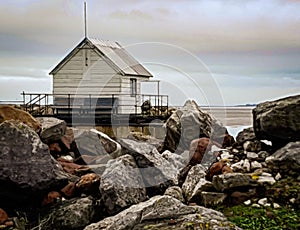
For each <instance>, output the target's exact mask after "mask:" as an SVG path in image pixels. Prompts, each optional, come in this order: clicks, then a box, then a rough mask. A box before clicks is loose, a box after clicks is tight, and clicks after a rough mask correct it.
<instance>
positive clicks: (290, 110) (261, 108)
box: [253, 95, 300, 149]
mask: <svg viewBox="0 0 300 230" xmlns="http://www.w3.org/2000/svg"><path fill="white" fill-rule="evenodd" d="M253 125H254V131H255V135H256V137H257V138H258V139H260V140H269V141H272V144H273V146H275V148H276V149H278V148H280V147H282V146H284V145H285V144H287V143H288V142H292V141H298V140H300V95H297V96H291V97H287V98H283V99H279V100H276V101H268V102H264V103H261V104H258V105H257V106H256V108H255V109H253Z"/></svg>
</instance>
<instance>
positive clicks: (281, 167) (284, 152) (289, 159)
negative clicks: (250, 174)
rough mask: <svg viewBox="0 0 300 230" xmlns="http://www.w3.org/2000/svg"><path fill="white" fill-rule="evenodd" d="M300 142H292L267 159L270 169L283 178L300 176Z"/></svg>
mask: <svg viewBox="0 0 300 230" xmlns="http://www.w3.org/2000/svg"><path fill="white" fill-rule="evenodd" d="M299 153H300V141H298V142H291V143H289V144H287V145H286V146H284V147H283V148H281V149H279V150H277V151H276V152H275V153H274V154H272V155H271V156H269V157H267V158H266V163H267V166H268V168H270V169H271V171H272V172H273V173H274V174H276V173H278V172H279V173H280V174H281V175H282V176H287V175H290V176H295V177H297V176H299V170H300V154H299Z"/></svg>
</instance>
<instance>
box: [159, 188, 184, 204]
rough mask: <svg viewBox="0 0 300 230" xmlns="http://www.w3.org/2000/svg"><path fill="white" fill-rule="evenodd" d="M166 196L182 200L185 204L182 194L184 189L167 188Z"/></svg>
mask: <svg viewBox="0 0 300 230" xmlns="http://www.w3.org/2000/svg"><path fill="white" fill-rule="evenodd" d="M164 195H167V196H171V197H174V198H176V199H177V200H180V201H181V202H182V203H184V202H185V200H184V197H183V194H182V189H181V188H180V187H179V186H171V187H169V188H167V190H166V191H165V193H164Z"/></svg>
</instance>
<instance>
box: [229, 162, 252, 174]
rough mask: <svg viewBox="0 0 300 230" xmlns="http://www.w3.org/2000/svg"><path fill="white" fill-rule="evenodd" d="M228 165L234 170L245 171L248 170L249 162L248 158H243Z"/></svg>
mask: <svg viewBox="0 0 300 230" xmlns="http://www.w3.org/2000/svg"><path fill="white" fill-rule="evenodd" d="M230 167H231V169H232V170H233V171H234V172H241V173H247V172H250V169H251V164H250V161H249V160H248V159H245V160H241V161H239V162H237V163H234V164H232V165H231V166H230Z"/></svg>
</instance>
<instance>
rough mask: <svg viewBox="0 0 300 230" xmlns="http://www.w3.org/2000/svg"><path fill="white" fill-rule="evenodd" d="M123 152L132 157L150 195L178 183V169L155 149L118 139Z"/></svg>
mask: <svg viewBox="0 0 300 230" xmlns="http://www.w3.org/2000/svg"><path fill="white" fill-rule="evenodd" d="M119 143H120V144H121V146H122V148H123V153H124V154H125V153H126V154H129V155H131V156H133V157H134V159H135V161H136V164H137V166H138V167H139V171H140V172H141V174H142V177H143V180H144V183H145V186H146V187H147V192H148V193H150V195H153V194H163V193H164V191H165V190H166V188H168V187H169V186H173V185H177V184H178V176H179V170H178V169H176V168H175V167H174V165H173V164H172V163H171V162H170V161H168V160H166V159H165V158H164V157H162V155H161V154H160V153H159V152H158V151H157V149H156V148H155V147H154V146H152V145H150V144H148V143H143V142H137V141H134V140H129V139H120V140H119Z"/></svg>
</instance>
